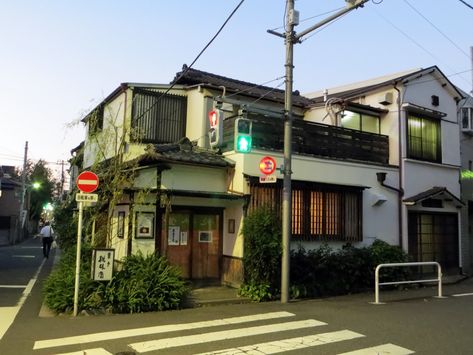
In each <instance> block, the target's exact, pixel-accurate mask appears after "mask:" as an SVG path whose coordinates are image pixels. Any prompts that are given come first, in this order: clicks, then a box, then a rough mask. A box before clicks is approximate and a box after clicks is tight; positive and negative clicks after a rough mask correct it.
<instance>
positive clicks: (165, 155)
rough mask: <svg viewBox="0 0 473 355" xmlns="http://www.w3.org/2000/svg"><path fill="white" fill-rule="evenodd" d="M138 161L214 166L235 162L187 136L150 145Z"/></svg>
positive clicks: (223, 165)
mask: <svg viewBox="0 0 473 355" xmlns="http://www.w3.org/2000/svg"><path fill="white" fill-rule="evenodd" d="M138 161H139V164H140V165H146V164H153V163H158V162H169V163H172V162H178V163H187V164H193V165H206V166H215V167H233V166H235V163H233V162H231V161H229V160H227V159H225V158H224V157H223V156H222V155H220V154H217V153H216V152H214V151H210V150H203V149H200V148H198V147H196V146H194V145H193V144H192V142H191V141H190V140H189V138H183V139H181V140H180V141H179V142H177V143H168V144H155V145H152V146H150V149H148V151H147V153H146V154H144V155H143V156H141V157H140V158H139V159H138Z"/></svg>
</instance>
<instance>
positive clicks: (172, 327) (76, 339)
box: [33, 312, 294, 350]
mask: <svg viewBox="0 0 473 355" xmlns="http://www.w3.org/2000/svg"><path fill="white" fill-rule="evenodd" d="M293 316H294V314H293V313H289V312H271V313H260V314H253V315H250V316H242V317H231V318H223V319H216V320H210V321H202V322H192V323H180V324H167V325H158V326H154V327H147V328H135V329H125V330H118V331H111V332H102V333H93V334H85V335H78V336H72V337H65V338H56V339H48V340H39V341H36V342H35V343H34V346H33V349H34V350H36V349H44V348H52V347H56V346H65V345H73V344H83V343H91V342H94V341H105V340H112V339H120V338H126V337H134V336H140V335H149V334H160V333H168V332H175V331H180V330H189V329H199V328H206V327H216V326H222V325H231V324H240V323H247V322H256V321H261V320H269V319H276V318H284V317H293Z"/></svg>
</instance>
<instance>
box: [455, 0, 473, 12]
mask: <svg viewBox="0 0 473 355" xmlns="http://www.w3.org/2000/svg"><path fill="white" fill-rule="evenodd" d="M458 1H460V2H461V3H462V4H464V5H465V6H468V7H469V8H470V9H472V10H473V6H471V5H470V4H468V3H467V2H466V1H463V0H458Z"/></svg>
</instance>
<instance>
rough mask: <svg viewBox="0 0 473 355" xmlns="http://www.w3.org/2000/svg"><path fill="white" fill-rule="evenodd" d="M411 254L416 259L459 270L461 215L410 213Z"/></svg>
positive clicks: (447, 269) (447, 268)
mask: <svg viewBox="0 0 473 355" xmlns="http://www.w3.org/2000/svg"><path fill="white" fill-rule="evenodd" d="M409 255H411V256H412V257H413V259H414V261H437V262H438V263H440V265H441V266H442V269H443V270H446V271H449V272H450V273H454V272H458V271H459V253H458V215H457V214H455V213H424V212H409Z"/></svg>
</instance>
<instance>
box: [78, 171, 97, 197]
mask: <svg viewBox="0 0 473 355" xmlns="http://www.w3.org/2000/svg"><path fill="white" fill-rule="evenodd" d="M76 184H77V187H78V188H79V190H81V191H82V192H85V193H89V192H94V191H95V190H96V189H97V187H98V186H99V178H98V176H97V175H96V174H95V173H93V172H92V171H84V172H82V173H80V174H79V176H78V177H77V180H76Z"/></svg>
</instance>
